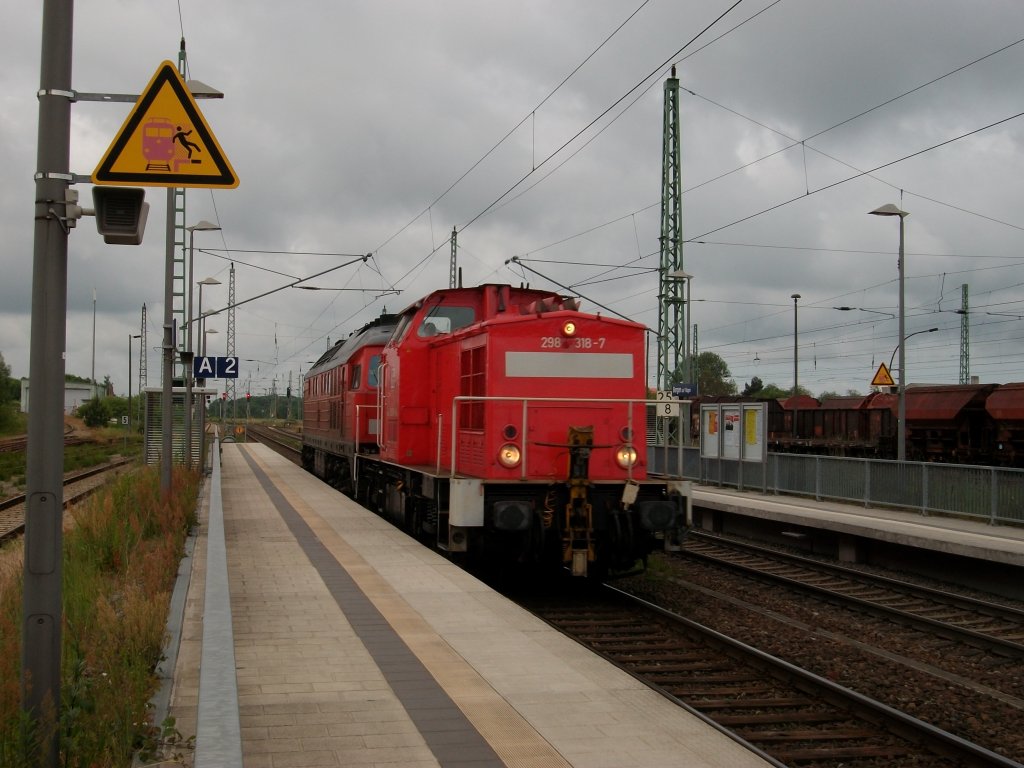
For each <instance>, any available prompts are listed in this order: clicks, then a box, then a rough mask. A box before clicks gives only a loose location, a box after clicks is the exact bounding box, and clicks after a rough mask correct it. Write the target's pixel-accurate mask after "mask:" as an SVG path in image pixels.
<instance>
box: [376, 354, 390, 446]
mask: <svg viewBox="0 0 1024 768" xmlns="http://www.w3.org/2000/svg"><path fill="white" fill-rule="evenodd" d="M387 370H388V364H387V363H385V362H381V363H380V364H379V365H378V366H377V414H378V415H377V447H378V448H379V449H380V450H381V451H383V450H384V388H385V386H386V384H387V379H386V375H387Z"/></svg>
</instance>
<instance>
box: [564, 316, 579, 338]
mask: <svg viewBox="0 0 1024 768" xmlns="http://www.w3.org/2000/svg"><path fill="white" fill-rule="evenodd" d="M562 335H563V336H568V337H570V338H571V337H573V336H575V335H576V323H574V322H573V321H572V320H566V321H565V324H564V325H563V326H562Z"/></svg>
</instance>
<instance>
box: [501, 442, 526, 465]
mask: <svg viewBox="0 0 1024 768" xmlns="http://www.w3.org/2000/svg"><path fill="white" fill-rule="evenodd" d="M522 458H523V456H522V454H521V453H520V452H519V446H517V445H513V444H512V443H505V444H504V445H503V446H501V448H499V449H498V463H499V464H501V466H503V467H506V468H507V469H512V467H516V466H518V465H519V461H520V460H521V459H522Z"/></svg>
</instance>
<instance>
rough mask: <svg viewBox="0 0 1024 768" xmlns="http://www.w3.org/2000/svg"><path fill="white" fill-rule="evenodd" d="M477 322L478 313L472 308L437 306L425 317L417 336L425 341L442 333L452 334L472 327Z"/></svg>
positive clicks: (417, 330)
mask: <svg viewBox="0 0 1024 768" xmlns="http://www.w3.org/2000/svg"><path fill="white" fill-rule="evenodd" d="M475 320H476V312H475V311H474V310H473V308H472V307H456V306H452V305H450V304H437V305H435V306H434V307H432V308H431V309H430V311H429V312H427V314H426V315H425V316H424V317H423V322H422V323H420V327H419V328H417V329H416V335H417V336H419V337H420V338H421V339H425V338H429V337H431V336H437V335H438V334H441V333H451V332H452V331H457V330H459V328H465V327H466V326H467V325H472V324H473V322H474V321H475Z"/></svg>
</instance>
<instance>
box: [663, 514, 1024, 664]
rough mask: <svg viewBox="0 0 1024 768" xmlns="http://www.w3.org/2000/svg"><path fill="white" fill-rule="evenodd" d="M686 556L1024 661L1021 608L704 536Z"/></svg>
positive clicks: (688, 546)
mask: <svg viewBox="0 0 1024 768" xmlns="http://www.w3.org/2000/svg"><path fill="white" fill-rule="evenodd" d="M683 554H684V556H686V557H691V558H699V559H701V560H703V561H705V562H710V563H715V564H716V565H719V566H721V567H725V568H729V569H732V570H735V571H739V572H742V573H744V574H747V575H749V576H752V577H753V578H756V579H759V580H769V581H771V582H772V583H775V584H779V585H782V586H784V587H786V588H788V589H792V590H796V591H800V592H804V593H807V594H811V595H814V596H815V597H818V598H820V599H824V600H828V601H829V602H832V603H833V604H836V605H840V606H844V607H852V608H854V609H856V610H860V611H864V612H866V613H870V614H872V615H875V616H881V617H885V618H888V619H890V620H892V621H894V622H897V623H899V624H902V625H904V626H908V627H913V628H915V629H918V630H922V631H924V632H928V633H931V634H934V635H937V636H939V637H942V638H945V639H947V640H950V641H954V642H958V643H964V644H966V645H969V646H972V647H975V648H979V649H981V650H984V651H986V652H989V653H993V654H996V655H998V656H1003V657H1006V658H1008V659H1016V660H1024V611H1022V610H1020V609H1018V608H1013V607H1010V606H1005V605H1001V604H998V603H993V602H988V601H984V600H979V599H975V598H970V597H965V596H962V595H958V594H955V593H952V592H948V591H944V590H940V589H934V588H929V587H924V586H920V585H917V584H911V583H908V582H905V581H899V580H897V579H893V578H887V577H883V576H879V575H875V574H870V573H865V572H864V571H860V570H856V569H853V568H847V567H843V566H841V565H836V564H832V563H824V562H820V561H817V560H812V559H810V558H806V557H800V556H799V555H793V554H789V553H785V552H779V551H776V550H772V549H768V548H765V547H760V546H757V545H754V544H749V543H745V542H737V541H733V540H725V539H721V538H719V537H715V536H710V535H706V534H702V533H700V532H691V534H690V535H689V536H688V537H687V541H686V543H685V545H684V551H683Z"/></svg>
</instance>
